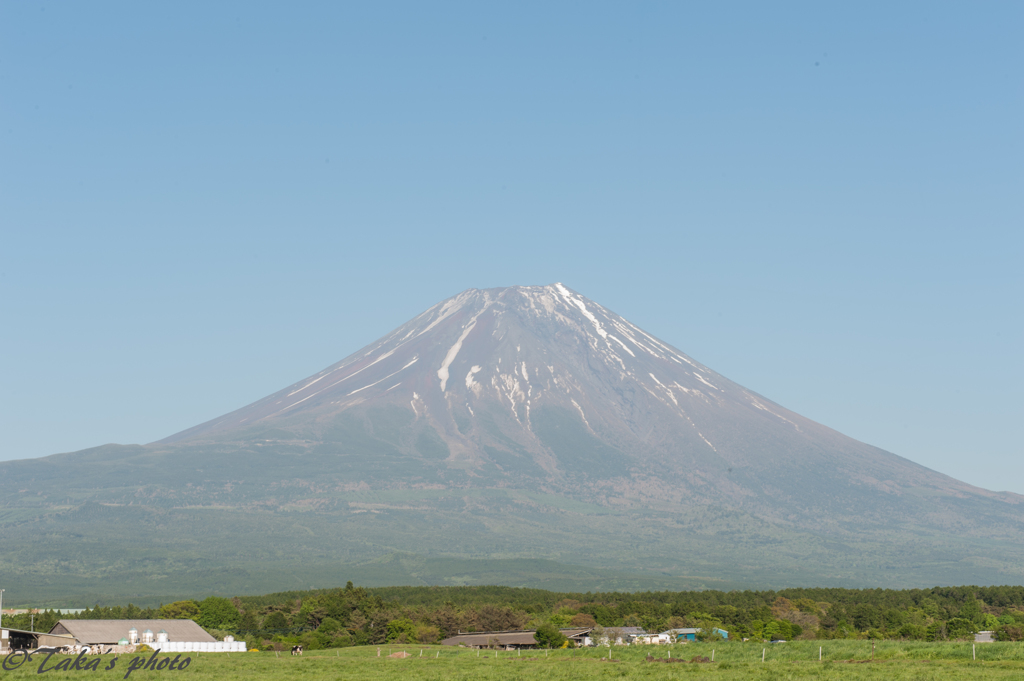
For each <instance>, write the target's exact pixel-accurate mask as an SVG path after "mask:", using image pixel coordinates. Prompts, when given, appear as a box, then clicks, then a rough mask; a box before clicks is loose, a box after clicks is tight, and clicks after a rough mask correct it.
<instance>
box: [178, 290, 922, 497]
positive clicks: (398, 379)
mask: <svg viewBox="0 0 1024 681" xmlns="http://www.w3.org/2000/svg"><path fill="white" fill-rule="evenodd" d="M385 414H389V416H386V417H385V416H384V415H385ZM339 419H341V420H340V421H339ZM346 419H347V420H346ZM352 419H356V420H357V421H358V422H359V423H362V424H363V425H362V426H359V428H361V429H362V430H360V431H359V432H365V433H367V434H368V435H367V436H372V437H374V438H381V437H384V438H385V439H386V440H387V441H388V442H392V443H394V446H396V447H399V449H400V451H405V452H409V455H410V456H420V455H421V453H422V452H421V449H422V448H423V447H427V448H428V449H430V451H431V452H434V454H432V456H437V457H441V459H440V460H438V462H437V464H438V465H443V466H450V467H456V468H458V469H459V470H476V471H485V470H488V467H489V466H494V467H497V469H500V470H510V467H518V469H522V470H523V471H528V472H529V474H530V475H536V476H542V475H544V476H550V475H569V474H570V471H572V470H579V471H587V474H588V475H592V476H597V475H600V476H604V477H605V478H622V479H624V478H631V476H633V477H634V478H635V475H636V474H637V472H638V471H643V470H646V471H660V472H661V473H667V472H670V471H674V473H673V474H676V475H685V476H686V478H687V479H688V480H689V481H690V482H689V483H688V484H691V485H697V486H698V488H699V487H700V486H701V485H714V486H717V487H716V493H717V491H718V489H717V488H721V489H727V488H729V487H730V486H735V484H737V483H736V481H737V480H738V479H739V471H741V470H742V471H746V473H745V474H747V475H751V476H755V477H754V478H752V479H754V480H755V483H754V484H756V485H757V486H761V485H765V484H769V482H770V478H775V477H778V476H784V475H786V473H785V471H786V470H787V469H788V468H789V467H796V470H798V471H799V475H806V471H807V470H808V468H807V467H808V466H809V465H811V464H813V465H815V466H817V465H820V464H821V463H822V461H826V462H827V463H825V464H824V465H825V466H827V467H829V468H830V469H831V470H832V471H833V472H835V473H837V474H839V472H841V471H843V470H846V471H851V472H852V471H856V473H851V474H856V475H858V476H861V477H864V475H865V473H864V470H865V466H868V467H870V466H875V468H879V467H881V468H880V469H879V470H876V472H875V473H874V474H871V475H870V476H868V477H869V478H870V479H871V480H873V481H880V480H886V479H887V478H888V477H891V472H890V471H889V469H891V468H892V466H893V465H894V464H893V461H895V460H897V459H898V457H892V456H891V455H885V456H882V457H881V458H880V457H879V454H878V450H875V449H874V448H871V447H867V446H866V445H863V444H861V443H858V442H855V441H853V440H850V439H849V438H844V437H843V436H841V435H839V434H838V433H834V432H833V431H831V430H829V429H827V428H824V427H823V426H820V425H818V424H816V423H814V422H812V421H810V420H808V419H805V418H803V417H801V416H800V415H798V414H795V413H793V412H791V411H788V410H786V409H785V408H783V407H781V406H780V405H777V404H775V403H773V402H771V401H770V400H768V399H766V398H764V397H762V396H760V395H757V394H755V393H753V392H751V391H749V390H746V389H744V388H743V387H742V386H739V385H737V384H735V383H733V382H731V381H729V380H728V379H726V378H725V377H724V376H721V375H719V374H717V373H715V372H714V371H712V370H711V369H709V368H707V367H705V366H703V365H702V364H700V363H699V362H697V361H695V360H694V359H693V358H691V357H688V356H686V355H685V354H683V353H682V352H680V351H679V350H677V349H676V348H674V347H672V346H671V345H669V344H668V343H665V342H664V341H661V340H659V339H658V338H655V337H654V336H653V335H651V334H649V333H647V332H645V331H644V330H642V329H640V328H639V327H637V326H636V325H635V324H632V323H630V322H629V321H628V320H626V319H624V318H623V317H621V316H619V315H617V314H615V313H614V312H612V311H610V310H608V309H606V308H604V307H602V306H601V305H599V304H597V303H595V302H594V301H592V300H589V299H588V298H586V297H584V296H582V295H580V294H579V293H577V292H576V291H573V290H572V289H570V288H569V287H568V286H565V285H564V284H561V283H556V284H552V285H549V286H512V287H508V288H498V289H486V290H478V289H470V290H467V291H464V292H462V293H460V294H458V295H457V296H454V297H452V298H449V299H448V300H445V301H442V302H440V303H438V304H437V305H434V306H433V307H431V308H430V309H428V310H426V311H425V312H423V313H422V314H421V315H419V316H417V317H416V318H414V319H412V320H411V321H409V322H408V323H406V324H405V325H403V326H401V327H399V328H398V329H395V330H394V331H392V332H391V333H389V334H388V335H387V336H385V337H384V338H382V339H380V340H379V341H377V342H376V343H374V344H372V345H370V346H367V347H366V348H364V349H362V350H360V351H359V352H357V353H355V354H353V355H350V356H349V357H347V358H345V359H344V360H342V361H341V362H338V363H337V364H335V365H333V366H330V367H328V368H326V369H324V370H323V371H321V372H319V373H318V374H316V375H314V376H310V377H309V378H306V379H304V380H302V381H299V382H298V383H296V384H294V385H292V386H289V387H288V388H285V389H284V390H282V391H280V392H277V393H275V394H273V395H271V396H269V397H267V398H264V399H262V400H260V401H259V402H256V403H254V404H251V405H249V406H247V407H244V408H242V409H239V410H238V411H236V412H233V413H231V414H227V415H226V416H224V417H222V418H220V419H216V420H214V421H210V422H208V423H205V424H202V425H200V426H197V427H195V428H192V429H190V430H187V431H184V432H182V433H179V434H177V435H175V436H172V437H171V438H168V439H167V440H165V441H164V442H176V441H183V440H189V441H200V440H218V441H223V440H243V441H244V440H246V439H251V438H261V437H263V435H262V434H263V433H265V432H267V431H268V430H273V433H274V437H275V438H282V437H284V435H283V433H292V434H294V438H295V441H296V442H298V441H301V442H307V443H308V442H318V441H320V440H321V439H323V438H328V439H329V438H330V437H334V436H333V435H330V433H332V432H336V431H337V428H338V427H339V426H338V424H339V423H342V422H344V423H348V424H350V425H351V422H352ZM350 425H349V426H346V428H349V427H350ZM332 429H333V430H332ZM392 429H394V432H391V430H392ZM345 432H351V431H345ZM388 433H390V434H388ZM359 437H362V435H359ZM423 438H426V439H427V440H429V441H430V442H433V443H434V445H430V446H429V447H428V445H426V444H424V442H426V441H427V440H423ZM417 443H419V444H417ZM389 446H390V445H389ZM418 448H419V449H418ZM424 451H425V450H424ZM886 456H887V457H889V458H886ZM574 457H575V458H574ZM580 457H582V458H580ZM592 457H597V458H598V459H599V460H600V465H599V466H597V467H596V468H594V467H593V466H592V465H591V464H592V461H591V458H592ZM583 461H586V462H587V463H586V465H584V464H583ZM900 461H902V460H900ZM869 462H873V463H870V465H869ZM432 465H433V464H432ZM901 465H902V464H901ZM801 467H802V468H801ZM915 470H916V469H915ZM595 471H599V472H595ZM524 474H526V473H524ZM659 474H660V473H659ZM631 479H632V478H631ZM713 480H714V481H716V482H714V483H712V481H713ZM870 484H876V483H875V482H871V483H870ZM877 484H884V483H881V482H879V483H877Z"/></svg>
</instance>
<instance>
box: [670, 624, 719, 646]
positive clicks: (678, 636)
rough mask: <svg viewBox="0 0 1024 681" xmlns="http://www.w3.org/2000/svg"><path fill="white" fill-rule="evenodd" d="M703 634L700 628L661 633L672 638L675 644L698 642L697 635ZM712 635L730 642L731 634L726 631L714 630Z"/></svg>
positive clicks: (685, 628) (686, 628)
mask: <svg viewBox="0 0 1024 681" xmlns="http://www.w3.org/2000/svg"><path fill="white" fill-rule="evenodd" d="M700 632H701V629H699V628H696V629H695V628H693V627H684V628H682V629H669V630H668V631H663V632H661V633H662V635H667V636H669V637H670V638H671V640H672V642H673V643H685V642H686V641H696V640H697V634H699V633H700ZM711 632H712V633H714V634H718V635H719V636H721V637H722V638H724V639H726V640H728V638H729V632H728V631H726V630H725V629H718V628H715V629H712V630H711Z"/></svg>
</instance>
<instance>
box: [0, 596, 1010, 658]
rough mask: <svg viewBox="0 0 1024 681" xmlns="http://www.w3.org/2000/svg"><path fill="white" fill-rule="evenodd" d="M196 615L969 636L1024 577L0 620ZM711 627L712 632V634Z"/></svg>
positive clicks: (328, 625) (287, 638)
mask: <svg viewBox="0 0 1024 681" xmlns="http://www.w3.org/2000/svg"><path fill="white" fill-rule="evenodd" d="M137 618H138V619H183V618H184V619H194V620H196V621H197V622H198V623H199V624H200V625H202V626H203V627H205V628H206V629H208V630H209V631H211V632H212V633H214V634H215V635H218V636H220V637H223V636H225V635H227V634H232V635H234V636H235V637H236V638H244V639H245V640H246V641H247V642H248V644H249V646H250V647H255V648H260V649H271V648H278V649H279V648H281V647H283V646H285V645H292V644H296V643H302V644H304V645H306V646H307V647H308V648H309V649H311V650H316V649H321V648H336V647H347V646H353V645H378V644H381V643H389V642H396V643H424V644H429V643H436V642H438V641H439V640H441V639H444V638H446V637H448V636H452V635H454V634H456V633H458V632H460V631H461V632H472V631H499V630H505V629H521V628H536V627H540V626H542V625H554V626H556V627H569V626H583V627H596V628H603V629H606V630H609V629H615V628H616V627H624V626H630V627H634V626H636V627H643V628H644V629H646V630H647V631H649V632H659V631H664V630H665V629H669V628H674V627H687V626H692V627H700V628H701V629H702V630H703V631H705V632H711V631H713V629H715V628H721V629H723V630H725V631H728V632H729V640H730V641H731V642H741V641H743V640H744V639H750V640H757V641H762V640H794V639H844V638H861V639H902V640H924V641H941V640H957V639H968V638H970V637H972V636H973V634H974V633H975V632H977V631H987V630H992V631H995V632H996V637H997V638H998V639H999V640H1006V641H1020V640H1024V587H1020V586H993V587H977V586H959V587H935V588H932V589H910V590H901V591H897V590H891V589H864V590H857V589H784V590H780V591H679V592H673V591H660V592H639V593H625V592H598V593H590V592H588V593H559V592H554V591H544V590H540V589H524V588H512V587H501V586H468V587H450V586H447V587H442V586H435V587H387V588H376V589H367V588H362V587H356V586H353V584H352V583H351V582H349V583H348V584H347V585H346V586H345V587H343V588H335V589H317V590H312V591H288V592H282V593H275V594H268V595H265V596H242V597H236V598H232V599H228V598H221V597H216V596H211V597H209V598H206V599H204V600H200V601H196V600H183V601H176V602H174V603H169V604H166V605H161V606H160V607H159V608H138V607H136V606H134V605H131V604H128V605H126V606H111V607H103V606H97V607H95V608H91V609H88V610H86V611H85V612H82V613H79V614H75V615H59V614H57V613H55V612H53V611H44V612H41V613H38V614H35V616H34V621H33V620H32V619H31V617H30V615H28V614H23V615H17V616H8V617H5V618H4V624H5V625H7V626H9V627H13V628H20V629H28V628H29V627H30V626H34V628H35V629H36V630H49V629H50V628H51V627H52V626H53V625H54V624H55V623H56V622H57V620H58V619H137ZM709 635H710V634H709Z"/></svg>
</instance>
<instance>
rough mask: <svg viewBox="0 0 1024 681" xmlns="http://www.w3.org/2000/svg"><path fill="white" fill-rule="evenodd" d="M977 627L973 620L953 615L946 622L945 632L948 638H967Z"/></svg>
mask: <svg viewBox="0 0 1024 681" xmlns="http://www.w3.org/2000/svg"><path fill="white" fill-rule="evenodd" d="M976 631H978V628H977V627H976V626H974V622H973V621H971V620H969V619H966V618H964V617H954V618H953V619H951V620H949V621H948V622H946V632H947V633H948V635H949V637H950V638H968V637H971V636H973V635H974V633H975V632H976Z"/></svg>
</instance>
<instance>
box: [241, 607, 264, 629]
mask: <svg viewBox="0 0 1024 681" xmlns="http://www.w3.org/2000/svg"><path fill="white" fill-rule="evenodd" d="M238 628H239V629H240V630H242V631H244V632H246V633H248V632H251V631H256V630H257V629H259V625H258V624H257V622H256V615H254V614H253V613H252V610H246V611H245V612H244V613H242V619H241V620H239V622H238Z"/></svg>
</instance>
